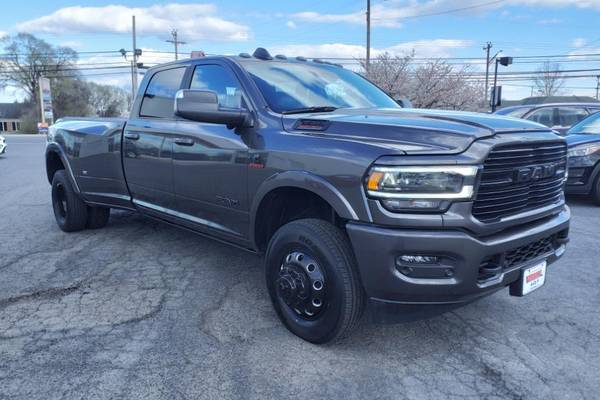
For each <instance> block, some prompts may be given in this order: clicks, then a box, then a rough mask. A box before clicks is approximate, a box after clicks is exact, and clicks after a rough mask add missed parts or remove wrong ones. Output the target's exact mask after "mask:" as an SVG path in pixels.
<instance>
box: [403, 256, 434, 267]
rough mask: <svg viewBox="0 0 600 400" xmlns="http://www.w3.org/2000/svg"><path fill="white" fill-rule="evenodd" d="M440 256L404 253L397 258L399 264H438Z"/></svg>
mask: <svg viewBox="0 0 600 400" xmlns="http://www.w3.org/2000/svg"><path fill="white" fill-rule="evenodd" d="M437 262H438V258H437V257H436V256H417V255H410V254H403V255H401V256H398V258H396V263H397V264H399V265H400V264H437Z"/></svg>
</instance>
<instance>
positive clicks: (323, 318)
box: [265, 219, 365, 343]
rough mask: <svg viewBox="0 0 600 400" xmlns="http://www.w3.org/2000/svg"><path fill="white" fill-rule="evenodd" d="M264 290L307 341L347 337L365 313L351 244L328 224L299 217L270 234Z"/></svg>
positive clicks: (285, 321)
mask: <svg viewBox="0 0 600 400" xmlns="http://www.w3.org/2000/svg"><path fill="white" fill-rule="evenodd" d="M265 264H266V266H265V267H266V278H267V288H268V290H269V295H270V297H271V301H272V303H273V306H274V308H275V311H276V312H277V315H278V316H279V318H280V319H281V321H282V322H283V324H284V325H285V326H286V327H287V328H288V329H289V330H290V331H291V332H292V333H294V334H295V335H297V336H299V337H301V338H302V339H304V340H307V341H309V342H312V343H327V342H331V341H336V340H339V339H342V338H344V337H346V336H348V335H349V334H350V333H351V332H352V331H353V330H354V328H355V327H356V325H357V324H358V322H359V320H360V317H361V316H362V313H363V310H364V303H365V299H364V292H363V288H362V285H361V283H360V278H359V274H358V268H357V265H356V260H355V258H354V254H353V253H352V249H351V248H350V243H349V241H348V239H347V238H346V236H345V235H344V234H343V233H342V231H341V230H340V229H339V228H337V227H335V226H333V225H332V224H330V223H328V222H326V221H322V220H317V219H303V220H297V221H293V222H290V223H288V224H286V225H284V226H282V227H281V228H279V230H278V231H277V232H276V233H275V235H273V238H272V239H271V241H270V242H269V246H268V249H267V254H266V259H265Z"/></svg>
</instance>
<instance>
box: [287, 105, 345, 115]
mask: <svg viewBox="0 0 600 400" xmlns="http://www.w3.org/2000/svg"><path fill="white" fill-rule="evenodd" d="M337 109H338V108H337V107H332V106H320V107H305V108H293V109H291V110H285V111H282V112H281V113H282V114H306V113H316V112H332V111H335V110H337Z"/></svg>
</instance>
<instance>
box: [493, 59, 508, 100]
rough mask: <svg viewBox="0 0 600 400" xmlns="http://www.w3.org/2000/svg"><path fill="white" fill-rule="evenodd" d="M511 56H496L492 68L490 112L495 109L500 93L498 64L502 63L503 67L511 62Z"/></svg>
mask: <svg viewBox="0 0 600 400" xmlns="http://www.w3.org/2000/svg"><path fill="white" fill-rule="evenodd" d="M512 62H513V59H512V57H496V66H495V68H494V89H493V92H492V93H493V96H492V112H495V111H496V107H497V106H498V102H499V101H498V100H500V97H501V95H502V94H501V93H498V64H501V65H504V66H505V67H507V66H509V65H510V64H512Z"/></svg>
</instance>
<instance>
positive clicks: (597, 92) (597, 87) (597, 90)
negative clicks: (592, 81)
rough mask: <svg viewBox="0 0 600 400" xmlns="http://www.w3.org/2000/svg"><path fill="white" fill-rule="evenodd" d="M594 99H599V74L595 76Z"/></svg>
mask: <svg viewBox="0 0 600 400" xmlns="http://www.w3.org/2000/svg"><path fill="white" fill-rule="evenodd" d="M596 81H597V82H596V100H600V98H599V97H598V94H600V75H598V76H596Z"/></svg>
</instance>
